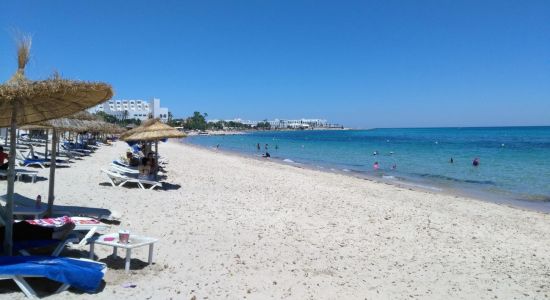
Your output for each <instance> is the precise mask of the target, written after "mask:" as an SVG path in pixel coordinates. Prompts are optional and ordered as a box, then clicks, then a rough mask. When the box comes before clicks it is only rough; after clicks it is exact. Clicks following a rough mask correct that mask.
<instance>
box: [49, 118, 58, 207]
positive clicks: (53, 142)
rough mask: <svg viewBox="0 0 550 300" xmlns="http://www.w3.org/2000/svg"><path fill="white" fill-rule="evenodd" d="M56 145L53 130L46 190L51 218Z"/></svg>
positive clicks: (55, 134)
mask: <svg viewBox="0 0 550 300" xmlns="http://www.w3.org/2000/svg"><path fill="white" fill-rule="evenodd" d="M56 144H57V130H56V129H55V128H54V129H53V130H52V152H51V159H50V178H49V180H48V181H49V182H48V183H49V188H48V216H50V217H51V216H52V207H53V202H54V200H55V195H54V194H55V159H56V157H55V156H56V154H57V153H56V152H57V151H56V150H57V149H56Z"/></svg>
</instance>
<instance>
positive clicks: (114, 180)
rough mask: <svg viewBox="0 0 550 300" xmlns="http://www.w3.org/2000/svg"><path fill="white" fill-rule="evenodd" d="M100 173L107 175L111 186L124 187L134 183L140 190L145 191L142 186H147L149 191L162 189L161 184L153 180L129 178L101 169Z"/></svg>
mask: <svg viewBox="0 0 550 300" xmlns="http://www.w3.org/2000/svg"><path fill="white" fill-rule="evenodd" d="M101 172H103V173H105V174H106V175H107V177H108V178H109V181H110V183H111V185H112V186H124V185H125V184H127V183H136V184H137V185H138V186H139V187H140V188H141V189H145V186H144V184H146V185H149V186H150V187H149V189H150V190H152V189H154V188H155V187H162V183H160V182H157V181H153V180H147V179H141V178H135V177H130V176H127V175H124V174H120V173H117V172H113V171H109V170H105V169H102V170H101Z"/></svg>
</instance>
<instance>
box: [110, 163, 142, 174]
mask: <svg viewBox="0 0 550 300" xmlns="http://www.w3.org/2000/svg"><path fill="white" fill-rule="evenodd" d="M111 169H112V170H113V171H115V172H116V173H121V174H131V175H134V176H137V175H139V170H136V169H131V168H127V167H124V166H121V165H118V164H115V163H111Z"/></svg>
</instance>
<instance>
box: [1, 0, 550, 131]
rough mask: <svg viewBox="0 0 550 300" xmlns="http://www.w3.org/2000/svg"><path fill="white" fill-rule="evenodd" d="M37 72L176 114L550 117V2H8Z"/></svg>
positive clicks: (334, 118) (423, 123)
mask: <svg viewBox="0 0 550 300" xmlns="http://www.w3.org/2000/svg"><path fill="white" fill-rule="evenodd" d="M18 31H19V32H24V33H28V34H30V35H32V38H33V44H32V49H31V51H32V52H31V61H30V63H29V65H28V67H27V76H28V77H29V78H31V79H43V78H47V77H48V76H50V75H51V74H52V73H53V72H56V71H57V72H60V73H61V75H62V76H63V77H66V78H71V79H79V80H92V81H104V82H108V83H110V84H112V86H113V88H114V91H115V96H114V99H150V98H152V97H156V98H160V99H161V104H162V106H165V107H168V108H169V109H170V111H171V112H172V113H173V115H174V116H175V117H186V116H188V115H191V114H192V113H193V111H200V112H206V113H208V115H209V117H210V118H220V119H232V118H236V117H239V118H243V119H251V120H263V119H274V118H281V119H293V118H302V117H304V118H325V119H328V120H329V121H331V122H334V123H340V124H343V125H345V126H348V127H353V128H372V127H440V126H505V125H507V126H514V125H518V126H523V125H550V1H546V0H543V1H537V0H530V1H468V0H465V1H451V0H434V1H422V0H419V1H406V0H402V1H391V0H389V1H367V0H363V1H300V0H292V1H268V0H255V1H253V0H250V1H239V0H234V1H227V0H220V1H211V0H200V1H198V0H197V1H136V0H134V1H116V0H109V1H101V0H94V1H84V0H82V1H76V0H71V1H62V0H58V1H42V0H36V1H15V0H12V1H10V0H3V1H0V58H1V59H0V80H2V81H5V80H7V79H9V78H10V76H11V75H12V74H13V73H14V71H15V69H16V59H15V50H16V49H15V42H14V36H15V35H16V34H15V32H18Z"/></svg>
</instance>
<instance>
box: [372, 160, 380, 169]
mask: <svg viewBox="0 0 550 300" xmlns="http://www.w3.org/2000/svg"><path fill="white" fill-rule="evenodd" d="M372 168H373V169H374V170H375V171H376V170H378V169H380V165H379V164H378V162H375V163H374V165H372Z"/></svg>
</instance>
